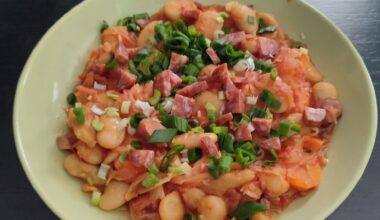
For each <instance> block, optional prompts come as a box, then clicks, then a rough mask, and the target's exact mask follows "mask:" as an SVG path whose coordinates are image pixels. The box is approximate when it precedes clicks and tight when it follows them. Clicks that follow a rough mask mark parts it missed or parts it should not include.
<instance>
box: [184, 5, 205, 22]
mask: <svg viewBox="0 0 380 220" xmlns="http://www.w3.org/2000/svg"><path fill="white" fill-rule="evenodd" d="M200 13H201V11H199V10H198V9H188V10H184V11H183V12H182V14H181V17H182V19H183V21H184V22H185V23H186V24H193V23H194V22H196V21H197V20H198V17H199V14H200Z"/></svg>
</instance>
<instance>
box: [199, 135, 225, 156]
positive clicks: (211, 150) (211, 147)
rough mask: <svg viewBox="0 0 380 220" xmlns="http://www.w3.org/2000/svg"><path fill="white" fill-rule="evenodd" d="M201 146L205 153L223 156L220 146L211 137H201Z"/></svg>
mask: <svg viewBox="0 0 380 220" xmlns="http://www.w3.org/2000/svg"><path fill="white" fill-rule="evenodd" d="M199 147H200V148H201V149H202V152H203V155H213V156H216V157H220V156H221V153H220V151H219V149H218V146H216V144H215V143H214V142H213V141H212V140H211V138H210V137H203V138H201V140H200V146H199Z"/></svg>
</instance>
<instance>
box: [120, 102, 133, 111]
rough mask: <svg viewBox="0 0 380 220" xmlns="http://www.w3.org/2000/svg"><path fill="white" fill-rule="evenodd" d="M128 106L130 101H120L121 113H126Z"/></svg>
mask: <svg viewBox="0 0 380 220" xmlns="http://www.w3.org/2000/svg"><path fill="white" fill-rule="evenodd" d="M130 107H131V101H123V102H122V103H121V107H120V112H121V113H123V114H128V112H129V108H130Z"/></svg>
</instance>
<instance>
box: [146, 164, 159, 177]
mask: <svg viewBox="0 0 380 220" xmlns="http://www.w3.org/2000/svg"><path fill="white" fill-rule="evenodd" d="M148 171H149V173H151V174H154V175H158V174H159V173H160V171H159V170H158V168H157V166H156V164H154V163H152V164H151V165H149V167H148Z"/></svg>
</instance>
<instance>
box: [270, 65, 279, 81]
mask: <svg viewBox="0 0 380 220" xmlns="http://www.w3.org/2000/svg"><path fill="white" fill-rule="evenodd" d="M277 75H278V73H277V69H276V68H272V70H271V71H270V79H271V80H272V81H275V80H276V79H277Z"/></svg>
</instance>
